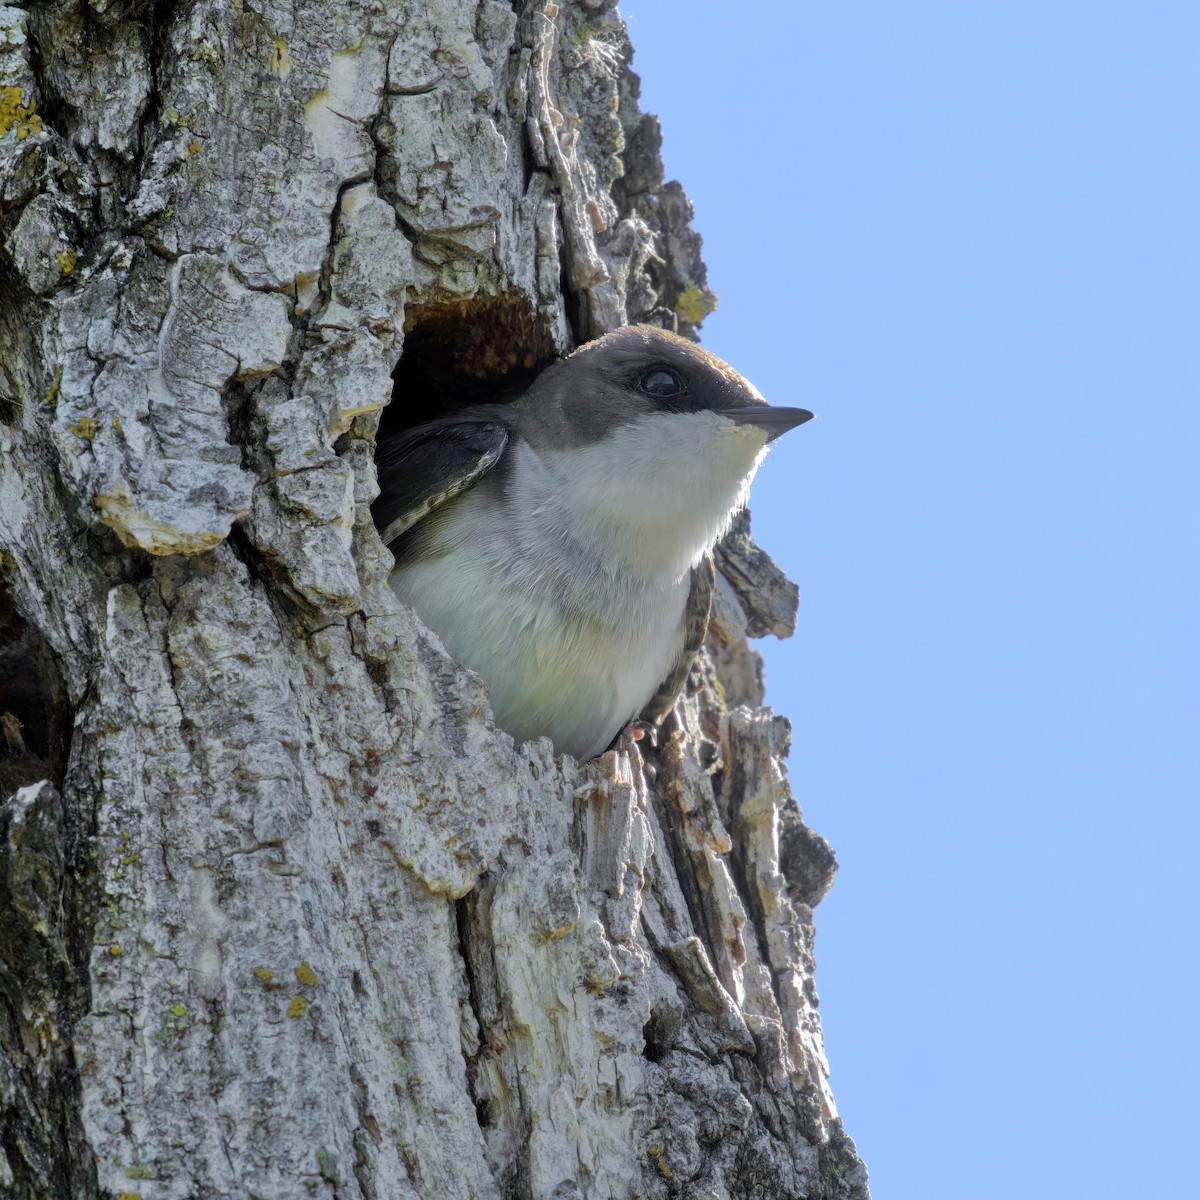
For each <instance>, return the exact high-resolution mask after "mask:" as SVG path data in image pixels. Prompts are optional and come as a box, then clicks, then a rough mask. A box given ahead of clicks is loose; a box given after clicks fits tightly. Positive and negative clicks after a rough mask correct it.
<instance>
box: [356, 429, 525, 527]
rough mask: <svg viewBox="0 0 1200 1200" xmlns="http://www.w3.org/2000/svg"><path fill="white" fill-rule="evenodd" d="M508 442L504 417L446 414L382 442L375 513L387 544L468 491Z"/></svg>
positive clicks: (379, 453)
mask: <svg viewBox="0 0 1200 1200" xmlns="http://www.w3.org/2000/svg"><path fill="white" fill-rule="evenodd" d="M507 445H508V430H507V429H506V428H505V427H504V425H503V424H501V422H499V421H489V420H485V419H482V418H478V417H474V418H466V419H463V418H455V417H442V418H440V419H439V420H436V421H429V422H428V423H427V424H425V425H418V426H417V427H416V428H415V429H405V430H402V431H401V432H400V433H397V434H395V435H393V436H392V437H389V438H388V439H387V440H386V441H383V442H381V443H380V446H379V452H378V454H377V455H376V467H377V471H378V476H379V498H378V499H377V500H376V501H375V503H374V504H372V505H371V516H372V517H374V518H375V526H376V528H377V529H378V530H379V536H380V537H381V538H383V540H384V543H385V544H390V543H392V542H394V541H395V540H396V538H398V537H399V536H400V535H401V534H402V533H403V532H404V531H405V530H406V529H409V528H411V527H412V526H413V525H415V524H416V523H417V522H418V521H419V520H421V518H422V517H425V516H428V514H429V513H431V512H432V511H433V510H434V509H435V508H437V507H438V505H439V504H444V503H445V502H446V501H447V500H449V499H450V498H451V497H452V496H457V495H458V494H459V492H463V491H466V489H467V488H469V487H470V486H471V485H472V484H473V483H476V482H477V481H478V480H479V479H481V478H482V477H483V476H484V475H485V474H487V472H488V471H489V470H490V469H491V468H492V467H494V466H495V465H496V463H497V462H498V461H499V459H500V456H501V455H502V454H503V453H504V447H505V446H507Z"/></svg>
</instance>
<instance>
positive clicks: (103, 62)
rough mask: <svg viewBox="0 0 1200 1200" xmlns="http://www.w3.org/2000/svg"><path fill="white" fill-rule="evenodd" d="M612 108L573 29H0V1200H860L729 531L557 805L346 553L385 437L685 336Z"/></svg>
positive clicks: (745, 577)
mask: <svg viewBox="0 0 1200 1200" xmlns="http://www.w3.org/2000/svg"><path fill="white" fill-rule="evenodd" d="M514 8H515V9H516V10H517V11H514ZM629 57H630V51H629V46H628V42H627V40H626V35H625V29H624V26H623V25H622V23H621V21H620V18H619V16H618V15H617V14H616V13H615V11H613V9H612V7H611V4H610V3H608V0H577V2H576V3H573V4H564V5H561V6H558V5H555V4H552V3H528V4H525V5H524V6H522V5H521V4H515V5H509V4H503V3H497V2H495V0H481V2H475V0H471V2H467V0H408V2H405V0H336V3H318V2H316V0H297V2H296V3H294V4H291V5H286V4H284V5H274V4H266V5H260V6H257V7H255V6H252V5H251V4H250V3H248V2H247V0H233V2H232V3H230V2H229V0H219V2H218V0H194V2H187V0H184V2H181V3H172V2H170V0H168V2H166V3H157V4H154V3H148V2H146V0H91V3H81V2H80V0H47V2H45V3H39V4H37V5H35V6H34V7H33V8H31V9H30V10H29V11H24V10H22V9H19V8H12V7H4V8H0V237H2V238H3V255H2V257H0V447H2V448H3V454H4V459H3V474H2V476H0V547H2V559H0V588H2V589H3V594H2V602H0V797H4V798H5V800H4V803H3V808H2V810H0V1192H3V1194H4V1195H6V1196H9V1195H11V1196H13V1197H18V1198H21V1200H25V1198H30V1197H39V1198H41V1197H55V1198H57V1197H71V1198H75V1197H87V1198H91V1197H102V1196H104V1197H114V1196H120V1197H125V1198H129V1197H135V1196H142V1197H145V1200H159V1198H168V1197H178V1198H181V1200H182V1198H183V1197H230V1198H233V1197H238V1198H241V1197H267V1198H275V1197H293V1196H295V1197H313V1196H330V1197H337V1198H339V1200H350V1198H356V1200H357V1198H360V1197H361V1198H373V1197H379V1198H381V1200H382V1198H388V1200H393V1198H394V1200H400V1198H405V1197H414V1198H415V1197H421V1198H422V1200H456V1198H458V1197H464V1198H465V1197H488V1198H491V1197H495V1198H499V1197H509V1196H511V1197H537V1198H542V1197H546V1198H549V1197H556V1198H559V1200H566V1198H568V1197H580V1198H582V1197H588V1198H592V1197H596V1198H600V1197H621V1198H626V1197H656V1196H668V1195H670V1196H705V1197H739V1198H740V1197H801V1196H805V1197H810V1198H816V1197H821V1198H824V1197H846V1198H850V1197H865V1196H866V1195H867V1188H866V1182H865V1172H864V1170H863V1168H862V1165H861V1163H860V1162H859V1161H858V1159H857V1157H856V1156H855V1153H854V1148H853V1144H852V1143H851V1142H850V1141H849V1140H848V1139H847V1138H846V1137H845V1136H844V1134H843V1133H842V1131H841V1128H840V1125H839V1123H838V1120H837V1117H836V1113H835V1109H834V1106H833V1100H832V1097H831V1096H830V1093H829V1090H828V1087H827V1084H826V1066H825V1061H824V1056H823V1052H822V1045H821V1031H820V1022H819V1019H818V1017H817V1012H816V994H815V991H814V988H813V980H812V966H813V964H812V955H811V945H812V932H813V931H812V923H811V918H812V912H811V907H810V906H811V905H813V904H815V903H816V902H817V901H818V900H819V899H820V897H821V895H822V894H823V893H824V890H825V888H826V887H827V886H828V883H829V881H830V879H831V877H832V871H833V860H832V855H831V853H830V852H829V849H828V847H827V846H826V845H825V843H824V842H823V841H821V839H819V838H817V837H815V836H814V835H812V834H811V833H809V832H808V831H807V830H806V829H805V828H804V827H803V825H802V824H801V822H800V820H799V814H798V811H797V809H796V807H795V802H794V800H793V799H792V797H791V795H790V792H789V790H788V786H787V780H786V774H785V770H784V767H783V761H782V760H783V755H784V754H785V752H786V749H787V740H788V726H787V723H786V721H784V720H783V719H782V718H778V717H774V716H772V714H771V713H770V711H769V710H767V709H764V708H763V707H762V706H761V702H762V684H761V669H760V663H759V660H758V658H757V656H756V655H755V654H754V653H753V652H752V651H750V650H749V648H748V646H747V644H746V640H745V636H746V633H747V631H749V632H750V633H751V634H754V635H758V634H761V633H764V632H767V631H772V632H775V633H787V632H789V631H790V627H791V623H792V621H793V617H794V609H795V590H794V588H792V587H791V585H789V584H787V582H786V580H784V579H783V578H782V577H781V576H780V575H779V573H778V571H777V570H776V568H775V567H774V566H773V564H771V563H770V561H769V559H766V558H765V556H763V555H762V554H761V552H759V551H758V550H757V549H756V548H755V547H754V546H753V544H752V543H751V542H750V541H749V538H748V533H747V531H746V529H745V528H741V529H739V530H738V531H736V532H735V534H734V535H732V536H731V537H730V538H729V539H728V540H727V542H726V543H725V544H724V545H723V547H722V548H721V553H720V561H721V566H722V569H723V576H724V578H723V581H722V583H721V586H720V592H719V596H718V605H717V611H716V614H715V619H714V625H713V629H712V632H711V634H710V639H709V644H708V648H707V651H706V653H705V655H704V656H702V659H701V662H700V665H699V667H698V668H697V670H696V671H694V672H693V676H692V679H691V681H690V683H689V687H688V692H687V694H686V696H685V697H684V698H683V699H682V700H681V701H680V703H679V704H678V706H677V708H676V711H675V713H674V714H673V716H672V718H671V719H670V721H669V722H668V725H667V726H666V728H665V730H664V732H663V735H662V738H661V741H660V745H659V747H658V748H657V750H647V751H646V754H645V762H646V763H649V764H650V768H651V771H648V770H647V769H646V767H645V766H644V761H643V756H642V754H641V752H640V750H639V747H637V746H635V745H634V744H632V743H630V744H629V745H627V746H625V747H624V748H623V749H620V750H618V751H614V752H610V753H608V754H605V755H603V756H602V757H601V758H600V759H598V760H596V761H595V762H592V763H589V764H586V765H584V766H579V765H578V764H576V763H574V762H573V761H571V760H570V759H561V760H560V759H556V758H555V756H554V754H553V750H552V748H551V747H550V745H549V743H547V742H544V741H543V742H542V743H540V744H536V745H530V746H526V747H514V746H513V745H512V742H511V739H509V738H508V737H506V736H505V735H504V734H503V733H498V732H496V731H495V730H494V729H493V728H492V726H491V724H490V721H489V718H488V715H487V697H486V694H485V691H484V689H483V687H482V685H481V684H480V682H479V680H478V679H477V678H475V677H474V676H472V675H470V674H468V673H467V672H466V671H464V670H463V669H462V668H460V667H458V666H457V665H456V664H455V663H454V662H452V661H451V660H450V659H449V658H448V657H447V655H446V654H445V653H444V651H443V650H442V649H441V647H440V645H439V643H438V642H437V640H436V639H435V638H433V637H432V636H431V635H430V634H429V633H428V632H427V631H426V630H425V629H424V628H423V627H422V626H421V625H420V624H419V623H418V622H417V621H416V619H415V618H414V617H413V615H412V613H411V612H409V611H406V610H404V609H402V608H401V607H400V606H399V605H398V604H397V603H396V601H395V600H394V599H393V598H392V595H391V593H390V591H389V590H388V588H387V586H386V577H387V572H388V570H389V568H390V565H391V560H390V556H389V555H388V554H387V552H386V551H385V550H384V548H383V546H382V544H381V543H380V541H379V539H378V537H377V536H376V533H375V531H374V528H373V527H372V524H371V520H370V514H369V504H370V501H371V499H372V498H373V495H374V490H375V483H374V479H375V473H374V465H373V460H372V451H373V446H374V438H375V433H376V430H377V428H378V425H379V422H380V420H381V411H382V409H383V408H384V406H385V405H387V404H388V402H389V400H391V399H393V397H394V403H393V404H392V405H391V407H390V408H389V409H388V412H387V414H386V415H385V416H384V417H383V418H382V419H385V420H388V421H393V420H394V421H397V422H399V423H411V422H413V421H416V420H419V419H422V418H423V417H426V416H428V415H430V413H431V412H433V411H437V410H438V409H439V408H440V407H442V406H447V405H453V404H456V403H461V402H463V401H464V400H470V399H476V398H478V397H479V396H481V395H483V394H485V393H488V394H490V393H493V392H496V391H497V390H501V389H503V388H506V387H509V386H518V385H520V384H522V383H523V382H525V381H526V380H528V379H529V378H530V377H532V374H533V373H534V372H536V370H537V369H538V368H540V367H541V366H543V365H544V364H545V363H546V362H547V361H549V360H550V359H551V358H552V357H553V356H555V355H558V354H562V353H565V352H566V351H567V350H569V349H570V348H571V347H572V346H573V345H575V344H577V343H578V342H580V341H582V340H586V339H588V338H590V337H593V336H595V335H597V334H599V333H601V332H604V331H606V330H608V329H611V328H614V327H615V326H617V325H620V324H623V323H625V322H626V321H631V320H651V321H658V322H660V323H664V322H667V321H677V322H678V324H679V327H680V328H681V330H682V331H683V332H685V333H692V334H694V332H695V329H696V325H697V323H698V322H699V321H700V319H702V317H703V315H704V313H705V312H706V311H707V310H708V309H709V308H711V306H712V303H713V298H712V296H711V293H709V292H708V290H707V288H706V287H705V276H704V268H703V265H702V264H701V262H700V259H699V253H698V250H699V239H698V238H697V237H696V236H695V235H694V234H693V233H692V232H691V230H690V227H689V221H690V217H691V210H690V206H689V205H688V202H687V199H686V197H685V196H684V195H683V193H682V191H681V190H680V189H679V187H678V185H675V184H669V185H665V186H663V184H662V166H661V161H660V159H659V156H658V129H657V124H656V122H655V121H654V118H653V117H649V116H643V115H642V114H641V113H640V112H639V109H638V105H637V80H636V77H635V76H633V75H632V74H631V73H630V72H629V70H628V61H629ZM402 351H403V357H401V353H402ZM651 773H653V778H651Z"/></svg>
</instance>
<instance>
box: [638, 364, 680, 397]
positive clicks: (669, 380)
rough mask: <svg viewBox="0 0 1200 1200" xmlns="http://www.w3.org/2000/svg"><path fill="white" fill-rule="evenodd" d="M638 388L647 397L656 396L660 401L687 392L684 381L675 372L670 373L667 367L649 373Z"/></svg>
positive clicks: (639, 383)
mask: <svg viewBox="0 0 1200 1200" xmlns="http://www.w3.org/2000/svg"><path fill="white" fill-rule="evenodd" d="M638 387H639V388H641V389H642V391H643V392H645V393H646V395H647V396H656V397H658V398H659V399H660V400H665V399H667V398H668V397H670V396H678V395H679V394H680V393H681V392H683V391H684V390H686V389H685V388H684V386H683V380H682V379H680V378H679V376H678V375H676V374H675V372H674V371H668V370H667V369H666V368H665V367H655V368H654V370H653V371H647V372H646V374H645V375H643V376H642V378H641V379H640V380H639V381H638Z"/></svg>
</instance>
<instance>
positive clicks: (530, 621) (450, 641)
mask: <svg viewBox="0 0 1200 1200" xmlns="http://www.w3.org/2000/svg"><path fill="white" fill-rule="evenodd" d="M651 419H652V420H659V419H660V418H651ZM670 420H672V421H673V422H676V423H680V424H682V425H683V426H686V425H687V424H688V422H689V421H693V420H695V421H697V422H699V421H703V422H704V423H705V427H704V429H703V430H693V431H692V433H693V435H694V434H696V433H699V432H703V433H705V434H711V432H712V429H716V428H718V427H716V426H715V425H714V424H713V422H716V421H719V422H720V425H721V426H724V427H726V428H725V429H719V433H720V434H722V435H724V434H725V433H726V432H727V431H732V436H731V437H730V438H729V439H727V440H724V439H723V441H724V444H723V445H722V447H721V449H723V450H724V452H725V453H724V454H719V453H712V452H713V450H714V448H713V446H711V445H710V446H709V447H708V449H709V450H710V455H709V461H708V462H707V463H705V462H703V461H702V460H703V459H704V455H703V450H704V446H703V445H698V444H697V440H696V437H695V436H692V437H690V438H689V436H688V434H687V433H686V432H685V430H683V429H681V428H680V424H676V425H675V426H674V428H673V429H672V430H671V432H672V434H673V435H675V438H676V439H677V440H675V441H673V447H674V449H671V450H668V461H667V462H666V463H665V466H664V464H663V462H662V461H659V463H658V467H659V468H660V469H659V470H657V471H653V470H649V468H648V466H647V463H646V462H645V461H643V460H644V459H645V444H646V442H647V441H649V442H650V443H651V444H653V443H654V442H655V441H659V442H660V444H661V440H660V438H659V437H657V436H653V435H656V434H658V433H659V432H660V431H657V430H655V431H646V430H637V429H636V428H634V427H626V430H624V431H621V433H622V437H621V439H620V441H619V442H617V443H616V444H613V443H614V439H613V438H608V439H605V441H604V442H603V443H599V444H595V445H592V446H589V447H585V448H583V449H577V450H570V451H561V450H560V451H556V452H554V453H551V454H547V453H543V454H541V455H538V454H535V453H534V451H533V450H532V449H531V448H530V447H529V445H528V444H527V443H525V442H524V441H518V442H517V443H516V445H515V446H513V447H511V448H510V450H509V453H510V454H512V455H513V456H514V461H513V462H512V463H511V469H510V470H509V472H508V475H507V484H506V486H505V487H504V488H501V487H500V486H498V485H497V486H488V485H490V484H491V482H492V481H491V478H490V477H489V478H488V479H487V480H485V484H484V485H477V486H476V487H475V488H473V489H472V490H470V491H468V492H466V493H464V494H463V495H462V496H461V497H459V498H458V499H456V500H454V501H452V502H451V503H450V504H448V505H447V506H446V509H445V511H444V512H442V513H439V514H436V515H435V518H434V520H435V521H436V525H435V526H434V529H435V530H436V533H435V536H434V537H433V538H432V540H431V543H430V544H428V545H427V546H426V547H425V550H426V553H425V554H424V555H423V556H422V557H421V558H419V559H418V560H416V561H410V562H408V563H406V564H405V565H404V566H403V567H401V568H397V569H396V570H395V571H394V572H393V573H392V576H391V580H390V583H391V586H392V588H393V590H394V591H395V593H396V595H397V596H398V597H399V598H400V599H401V600H403V601H404V602H406V603H408V604H411V605H412V606H413V607H414V608H415V609H416V611H417V613H418V615H419V616H420V617H421V619H422V620H423V621H424V622H425V623H426V624H427V625H428V626H430V628H432V629H433V630H434V631H435V632H436V633H438V634H439V635H440V637H441V639H442V641H443V642H444V644H445V646H446V649H447V650H448V651H449V652H450V653H451V654H452V655H453V656H454V657H455V658H456V659H458V660H459V661H460V662H462V663H463V664H464V665H466V666H468V667H470V668H471V669H472V670H473V671H475V672H477V673H478V674H479V675H480V676H481V677H482V678H483V680H484V682H485V683H487V685H488V689H489V692H490V696H491V703H492V710H493V713H494V714H495V717H496V723H497V724H498V725H500V726H501V727H502V728H503V729H505V730H507V731H508V732H509V733H510V734H512V736H513V737H514V738H515V739H516V740H517V741H518V742H521V741H525V740H529V739H534V738H537V737H542V736H548V737H549V738H550V739H551V740H552V741H553V742H554V745H555V748H556V750H558V751H559V752H560V753H567V754H571V755H573V756H574V757H575V758H577V759H580V760H581V761H582V760H584V759H587V758H591V757H593V756H594V755H596V754H599V753H600V752H601V751H603V750H604V749H605V748H606V747H607V746H608V745H609V743H610V742H611V741H612V740H613V738H614V737H615V736H616V734H617V733H618V732H619V731H620V729H621V727H622V725H624V724H625V723H626V722H627V721H629V720H631V719H632V718H633V717H635V716H636V715H637V714H638V713H639V712H640V711H641V709H642V707H643V706H644V705H645V704H646V703H647V702H648V701H649V699H650V697H651V696H652V695H653V694H654V692H655V690H656V689H657V687H658V685H659V684H660V683H661V682H662V681H663V679H664V678H665V677H666V676H667V674H668V673H669V671H670V670H671V668H672V666H673V665H674V663H675V661H676V660H677V658H678V656H679V654H680V652H681V650H682V645H683V628H682V626H683V614H684V608H685V605H686V602H687V597H688V592H689V590H690V586H691V568H692V566H694V565H695V564H696V563H697V562H698V561H699V560H700V558H701V557H702V555H703V554H704V553H705V552H706V551H707V550H709V549H710V548H711V547H712V545H713V544H714V543H715V541H716V539H717V537H719V536H720V534H721V533H722V532H724V529H725V528H726V527H727V526H728V523H729V520H730V519H731V517H732V515H733V512H734V511H736V509H737V507H739V506H740V505H741V503H743V502H744V499H745V491H746V489H747V488H748V486H749V480H750V476H752V475H753V472H754V468H755V466H756V465H757V460H758V459H759V458H760V457H761V453H762V445H763V442H764V440H765V439H764V438H763V437H761V436H759V435H757V433H756V434H755V437H757V443H755V442H754V441H753V440H751V439H749V438H747V437H746V436H745V434H744V427H735V426H733V424H732V422H729V421H725V420H724V419H723V418H716V417H715V416H713V415H712V414H703V415H700V416H697V417H695V418H693V417H678V416H676V417H672V418H670ZM710 427H711V428H710ZM648 433H650V434H651V435H652V436H650V437H647V434H648ZM672 454H678V455H680V456H685V457H686V458H687V459H688V460H689V463H690V466H689V468H688V469H686V470H683V471H679V470H677V469H675V467H676V464H674V463H673V461H672V460H671V457H670V456H671V455H672ZM714 457H715V458H716V460H717V461H716V464H715V465H714V464H713V462H712V461H711V460H712V459H713V458H714ZM647 471H649V474H648V475H646V474H644V472H647Z"/></svg>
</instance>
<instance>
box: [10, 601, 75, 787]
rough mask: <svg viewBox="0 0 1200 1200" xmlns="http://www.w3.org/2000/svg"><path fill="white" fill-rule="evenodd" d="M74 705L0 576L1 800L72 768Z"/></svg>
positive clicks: (48, 654) (45, 649) (54, 665)
mask: <svg viewBox="0 0 1200 1200" xmlns="http://www.w3.org/2000/svg"><path fill="white" fill-rule="evenodd" d="M71 726H72V714H71V706H70V703H69V702H68V700H67V689H66V687H65V685H64V684H63V681H62V676H61V674H60V673H59V670H58V664H57V662H56V661H55V658H54V654H53V652H52V651H51V649H50V647H49V646H48V645H47V644H46V642H45V640H44V639H43V638H42V637H41V635H40V634H39V633H38V632H37V630H36V629H34V628H33V627H32V626H31V625H29V624H27V623H26V622H24V621H23V620H22V619H21V617H20V615H19V614H18V612H17V609H16V606H15V605H14V603H13V601H12V597H11V595H10V594H9V592H8V590H7V589H6V588H5V587H4V584H3V581H2V580H0V799H2V798H4V797H7V796H11V795H12V793H13V792H15V791H16V790H17V789H18V788H22V787H25V786H26V785H27V784H30V783H36V782H37V781H38V780H39V779H49V780H52V781H53V782H54V783H55V784H56V785H58V786H61V785H62V781H63V776H64V774H65V773H66V765H67V750H68V747H69V743H70V737H71Z"/></svg>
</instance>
